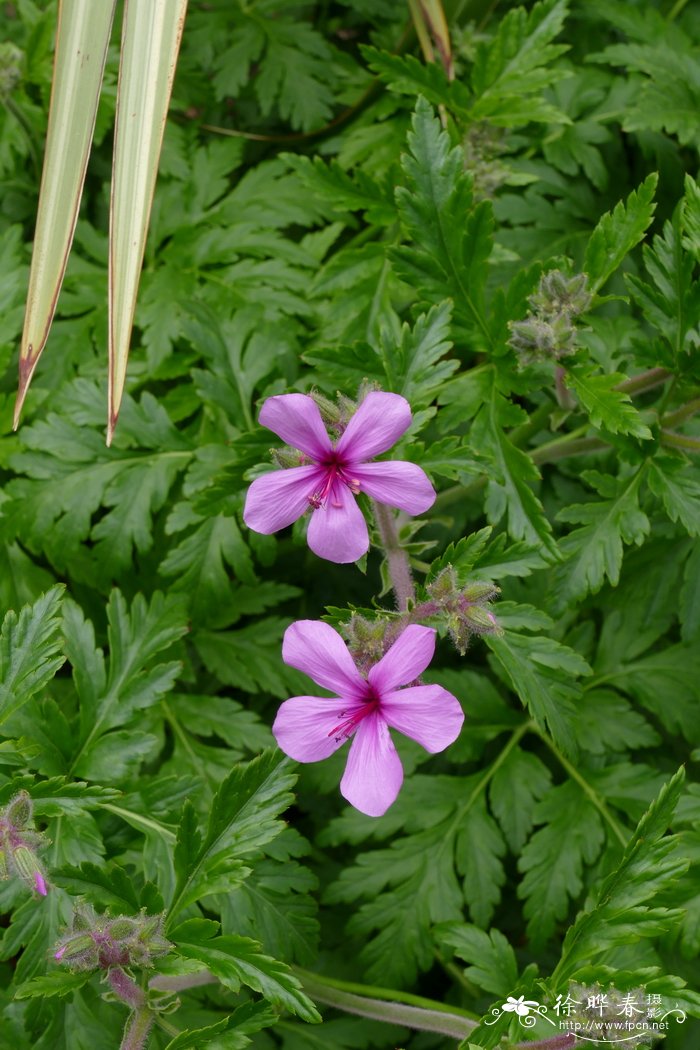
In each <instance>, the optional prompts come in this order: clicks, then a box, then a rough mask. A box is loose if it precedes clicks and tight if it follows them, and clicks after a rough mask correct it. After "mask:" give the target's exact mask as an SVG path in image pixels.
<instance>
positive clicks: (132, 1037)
mask: <svg viewBox="0 0 700 1050" xmlns="http://www.w3.org/2000/svg"><path fill="white" fill-rule="evenodd" d="M154 1020H155V1015H154V1014H153V1013H152V1012H151V1011H150V1010H149V1009H148V1007H147V1006H141V1007H139V1009H138V1010H134V1012H133V1013H132V1015H131V1017H130V1018H129V1020H128V1021H127V1022H126V1028H125V1029H124V1035H123V1037H122V1043H121V1047H120V1050H144V1048H145V1046H146V1042H147V1040H148V1033H149V1032H150V1030H151V1028H152V1026H153V1022H154Z"/></svg>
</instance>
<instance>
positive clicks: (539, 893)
mask: <svg viewBox="0 0 700 1050" xmlns="http://www.w3.org/2000/svg"><path fill="white" fill-rule="evenodd" d="M535 821H536V823H540V822H542V821H546V824H545V826H544V827H542V828H540V829H539V830H537V831H536V832H535V834H534V835H533V836H532V838H531V839H530V841H529V842H528V844H527V845H526V846H525V849H524V850H523V852H522V855H521V858H520V862H519V865H518V866H519V868H520V871H521V872H522V873H523V876H524V877H523V879H522V881H521V883H520V887H519V889H518V896H519V897H522V898H524V899H525V901H526V904H525V909H524V910H525V915H526V917H527V920H528V932H529V935H530V937H531V939H532V942H533V944H535V945H537V946H538V947H541V946H542V944H543V943H544V942H545V941H547V940H548V939H549V938H550V937H551V935H552V933H553V932H554V928H555V926H556V923H557V922H558V921H559V920H560V919H563V918H564V917H565V916H566V913H567V910H568V907H569V902H570V900H571V899H572V898H573V899H575V898H576V897H578V895H579V894H580V892H581V888H582V885H583V883H582V874H583V868H584V865H585V864H592V863H593V861H595V860H596V858H597V857H598V854H599V853H600V850H601V848H602V846H603V840H604V837H605V836H604V831H603V825H602V821H601V818H600V814H599V813H598V811H597V810H596V809H595V808H594V807H593V806H591V805H590V804H583V799H582V793H581V789H580V788H579V786H578V785H577V784H574V783H573V782H569V783H566V784H563V785H561V786H560V787H556V788H553V789H552V790H551V791H550V792H549V793H548V795H547V796H546V797H545V798H544V799H542V800H541V801H540V802H538V804H537V808H536V810H535Z"/></svg>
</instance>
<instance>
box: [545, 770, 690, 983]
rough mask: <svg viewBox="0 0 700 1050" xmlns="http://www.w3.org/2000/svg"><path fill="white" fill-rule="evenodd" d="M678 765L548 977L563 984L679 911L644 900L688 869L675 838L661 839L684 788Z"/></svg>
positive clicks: (650, 932)
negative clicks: (615, 947)
mask: <svg viewBox="0 0 700 1050" xmlns="http://www.w3.org/2000/svg"><path fill="white" fill-rule="evenodd" d="M684 776H685V774H684V770H683V768H682V767H681V769H680V770H679V771H678V773H676V775H675V776H674V777H672V778H671V780H670V781H669V782H668V783H667V784H665V785H664V787H663V788H662V790H661V793H660V794H659V797H658V799H656V801H655V802H653V803H652V805H651V807H650V809H649V810H648V811H647V812H646V814H645V815H644V816H643V817H642V819H641V821H640V823H639V826H638V827H637V829H636V831H635V833H634V835H633V836H632V838H631V840H630V842H629V844H628V846H627V848H626V850H625V853H624V856H623V858H622V860H621V862H620V864H619V865H618V866H617V868H616V869H615V871H613V872H612V873H611V874H610V875H608V877H607V878H606V879H605V881H604V883H603V884H602V886H600V888H599V890H598V891H597V892H596V894H595V899H594V902H593V904H592V907H589V908H587V909H586V911H585V912H582V913H581V914H580V915H579V916H578V917H577V919H576V922H575V923H574V925H573V926H572V927H571V929H570V930H569V931H568V933H567V935H566V937H565V939H564V946H563V950H562V957H561V959H560V961H559V964H558V966H557V968H556V970H555V972H554V974H553V977H552V985H553V987H560V986H561V987H563V985H564V983H565V982H566V981H567V980H569V979H571V977H572V976H573V975H574V974H575V973H576V970H577V968H578V967H579V966H580V965H581V964H583V963H589V962H590V961H591V959H593V958H595V956H596V955H599V954H600V953H601V952H602V951H605V950H606V949H609V948H610V947H612V946H613V945H616V944H625V943H629V942H630V941H631V942H632V943H635V944H636V943H637V942H638V940H639V939H640V938H641V937H644V936H645V935H646V936H649V935H652V936H653V935H655V934H656V933H658V932H659V918H662V920H663V922H662V928H667V924H668V923H669V922H671V921H672V920H673V919H674V918H676V917H678V916H679V915H680V913H679V912H677V911H676V912H671V911H668V910H667V909H664V908H654V907H652V908H650V907H649V906H648V902H649V901H652V900H654V899H655V898H656V897H657V896H658V894H659V893H660V892H661V891H662V890H663V889H664V888H667V887H668V886H670V885H671V884H672V883H673V882H674V880H676V879H677V878H678V877H679V875H680V874H682V873H683V872H684V871H685V869H686V867H687V863H688V862H687V860H685V859H684V858H683V857H681V856H679V854H678V852H677V850H676V848H675V847H676V844H677V840H676V839H675V838H674V837H664V835H665V832H666V829H667V828H668V825H669V823H670V822H671V820H672V818H673V813H674V810H675V808H676V805H677V803H678V798H679V795H680V792H681V788H682V786H683V780H684Z"/></svg>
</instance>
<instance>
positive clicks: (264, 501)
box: [243, 467, 325, 536]
mask: <svg viewBox="0 0 700 1050" xmlns="http://www.w3.org/2000/svg"><path fill="white" fill-rule="evenodd" d="M324 476H325V471H324V470H323V467H291V468H290V469H289V470H273V471H272V472H271V473H270V474H263V476H262V477H260V478H256V479H255V481H254V482H253V484H252V485H251V486H250V488H249V489H248V494H247V496H246V500H245V507H244V508H243V520H244V522H245V523H246V525H247V526H248V528H249V529H253V531H254V532H262V533H263V534H264V535H265V536H269V535H270V533H271V532H278V531H279V530H280V529H284V528H286V526H287V525H291V524H292V522H293V521H296V520H297V518H300V517H301V515H302V514H303V513H304V511H305V510H308V508H309V496H310V495H312V493H313V492H315V491H316V489H317V488H318V486H319V484H320V483H321V481H322V479H323V478H324Z"/></svg>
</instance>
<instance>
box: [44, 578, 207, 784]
mask: <svg viewBox="0 0 700 1050" xmlns="http://www.w3.org/2000/svg"><path fill="white" fill-rule="evenodd" d="M107 615H108V619H109V631H108V638H109V664H108V667H107V668H106V667H105V660H104V654H103V652H102V650H101V649H99V648H96V647H95V636H94V630H93V627H92V624H90V623H89V622H88V621H86V620H84V619H83V617H82V613H81V612H80V609H79V608H78V606H76V605H75V604H73V603H72V602H69V603H67V604H66V607H65V610H64V632H65V637H66V653H67V655H68V658H69V660H70V662H71V664H72V665H73V680H74V682H75V687H76V691H77V693H78V696H79V698H80V732H79V737H78V739H77V740H76V746H75V752H74V756H73V763H72V767H71V768H72V770H73V771H75V772H77V773H78V775H81V773H82V771H83V770H84V769H86V770H89V768H90V766H91V765H92V764H93V763H95V764H96V765H97V766H98V767H99V768H100V769H101V770H102V771H103V772H102V773H101V774H100V776H103V775H104V770H105V769H107V768H108V765H106V763H108V762H109V750H110V740H109V736H104V734H107V733H108V731H109V730H112V729H115V728H117V727H122V726H125V725H128V723H129V722H130V721H131V720H132V718H133V717H134V715H135V714H136V712H137V711H140V710H142V709H143V708H146V707H149V706H151V705H152V704H155V703H156V702H157V701H158V700H159V699H160V697H161V696H162V695H163V694H164V693H166V692H167V691H168V690H169V689H170V688H171V687H172V685H173V683H174V681H175V679H176V677H177V675H178V673H179V671H180V664H179V663H176V662H170V663H157V662H156V659H157V657H158V655H159V654H160V653H161V652H163V651H165V650H167V649H169V648H170V647H171V646H172V645H173V644H174V643H175V642H176V641H177V640H178V639H179V638H181V637H182V635H183V634H184V633H185V632H186V631H187V624H186V623H185V622H184V616H183V605H182V601H181V600H180V599H179V598H178V597H176V596H172V597H171V596H168V597H167V598H166V597H164V596H163V595H162V594H160V593H158V592H156V593H155V594H154V595H153V597H152V598H151V601H150V603H147V602H146V599H145V598H144V597H143V595H137V596H136V598H135V599H134V601H133V602H132V605H131V609H129V608H128V606H127V604H126V601H125V600H124V598H123V596H122V595H121V594H120V593H119V591H113V592H112V595H111V597H110V601H109V606H108V610H107ZM118 739H119V741H120V742H121V743H123V744H127V742H128V746H129V750H130V751H131V753H132V754H131V758H130V759H129V764H131V761H132V760H133V761H134V762H136V761H137V759H138V756H139V755H140V754H143V753H144V752H145V750H146V746H145V743H144V739H143V736H142V735H140V738H139V735H136V736H134V737H133V738H131V739H130V737H129V736H128V734H127V735H124V734H123V733H122V734H120V735H119V737H118ZM114 743H115V744H116V738H115V740H114ZM149 746H150V742H149ZM115 758H116V752H115ZM93 772H94V770H93ZM82 775H85V776H87V775H88V773H87V772H85V773H82Z"/></svg>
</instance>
